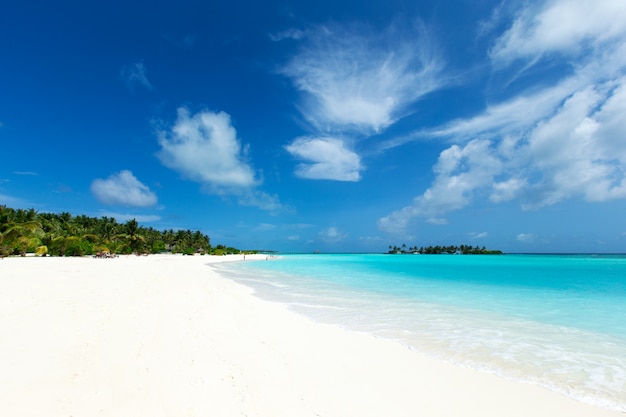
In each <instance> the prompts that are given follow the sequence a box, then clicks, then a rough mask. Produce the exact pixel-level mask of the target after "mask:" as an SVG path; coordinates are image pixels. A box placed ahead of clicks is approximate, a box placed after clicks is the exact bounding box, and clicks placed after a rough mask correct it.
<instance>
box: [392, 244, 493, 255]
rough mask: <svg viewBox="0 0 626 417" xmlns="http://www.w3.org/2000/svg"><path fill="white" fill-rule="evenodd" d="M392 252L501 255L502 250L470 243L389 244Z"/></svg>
mask: <svg viewBox="0 0 626 417" xmlns="http://www.w3.org/2000/svg"><path fill="white" fill-rule="evenodd" d="M388 253H392V254H403V253H404V254H406V253H416V254H420V255H441V254H450V255H454V254H462V255H501V254H502V251H500V250H491V249H487V248H485V247H484V246H483V247H479V246H471V245H461V246H454V245H450V246H439V245H437V246H426V247H423V246H422V247H420V248H418V247H417V246H413V247H410V248H407V246H406V245H405V244H402V247H398V246H395V245H394V246H392V245H389V252H388Z"/></svg>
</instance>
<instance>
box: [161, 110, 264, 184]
mask: <svg viewBox="0 0 626 417" xmlns="http://www.w3.org/2000/svg"><path fill="white" fill-rule="evenodd" d="M159 144H160V145H161V150H160V151H159V153H158V157H159V159H160V160H161V162H162V163H163V165H165V166H166V167H168V168H171V169H173V170H175V171H177V172H179V173H180V174H182V175H183V176H185V177H186V178H189V179H191V180H193V181H197V182H200V183H203V184H205V185H207V186H209V187H210V188H211V189H213V190H214V191H219V190H223V189H224V188H248V187H252V186H255V185H256V184H257V180H256V179H255V176H254V172H253V170H252V168H251V167H250V165H249V164H248V163H247V162H246V161H245V160H244V159H245V158H244V157H245V155H244V152H243V151H242V147H241V144H240V142H239V139H237V132H236V131H235V128H234V127H233V126H232V125H231V121H230V116H229V115H228V114H226V113H224V112H219V113H213V112H210V111H202V112H199V113H196V114H194V115H190V114H189V111H188V110H187V109H184V108H180V109H178V119H177V120H176V124H175V125H174V127H173V128H172V129H171V130H169V131H161V132H159Z"/></svg>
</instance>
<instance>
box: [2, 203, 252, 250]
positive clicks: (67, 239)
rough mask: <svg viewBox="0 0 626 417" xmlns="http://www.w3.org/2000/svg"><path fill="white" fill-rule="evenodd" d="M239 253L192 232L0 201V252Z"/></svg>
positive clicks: (134, 221) (205, 236) (196, 232)
mask: <svg viewBox="0 0 626 417" xmlns="http://www.w3.org/2000/svg"><path fill="white" fill-rule="evenodd" d="M162 252H170V253H182V254H186V255H192V254H195V253H200V254H214V255H225V254H227V253H241V251H240V250H238V249H236V248H232V247H226V246H224V245H217V246H216V247H215V248H213V247H211V241H210V239H209V237H208V236H207V235H204V234H202V233H200V232H199V231H191V230H177V231H174V230H172V229H170V230H163V231H158V230H156V229H153V228H152V227H148V228H146V227H143V226H141V225H139V223H138V222H137V221H136V220H135V219H132V220H129V221H127V222H126V223H118V222H117V221H116V220H115V219H114V218H112V217H101V218H95V217H88V216H84V215H79V216H72V215H71V214H70V213H60V214H56V213H37V212H36V211H35V210H34V209H29V210H23V209H12V208H9V207H6V206H3V205H0V256H6V255H21V256H26V254H27V253H34V254H36V255H40V256H44V255H54V256H84V255H95V254H105V253H106V254H131V253H137V254H146V253H162Z"/></svg>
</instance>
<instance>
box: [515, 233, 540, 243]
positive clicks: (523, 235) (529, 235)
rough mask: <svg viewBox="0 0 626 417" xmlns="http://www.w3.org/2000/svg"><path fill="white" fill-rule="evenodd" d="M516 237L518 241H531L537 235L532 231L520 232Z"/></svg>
mask: <svg viewBox="0 0 626 417" xmlns="http://www.w3.org/2000/svg"><path fill="white" fill-rule="evenodd" d="M516 239H517V240H518V241H519V242H533V241H535V240H536V239H537V236H536V235H535V234H533V233H520V234H519V235H517V237H516Z"/></svg>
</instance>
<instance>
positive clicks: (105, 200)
mask: <svg viewBox="0 0 626 417" xmlns="http://www.w3.org/2000/svg"><path fill="white" fill-rule="evenodd" d="M91 193H92V194H93V196H94V197H96V199H97V200H98V201H100V202H101V203H102V204H107V205H120V206H131V207H151V206H154V205H155V204H156V203H157V196H156V194H154V193H153V192H152V191H150V189H149V188H148V187H147V186H146V185H144V184H142V183H141V182H140V181H139V180H138V179H137V178H136V177H135V176H134V175H133V173H132V172H131V171H128V170H124V171H120V172H118V173H117V174H113V175H111V176H110V177H109V178H107V179H96V180H94V181H93V182H92V183H91Z"/></svg>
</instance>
